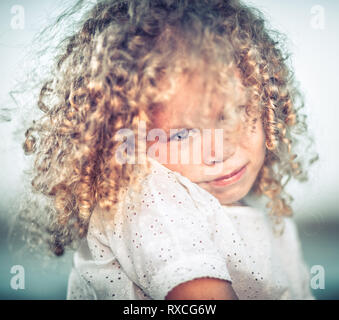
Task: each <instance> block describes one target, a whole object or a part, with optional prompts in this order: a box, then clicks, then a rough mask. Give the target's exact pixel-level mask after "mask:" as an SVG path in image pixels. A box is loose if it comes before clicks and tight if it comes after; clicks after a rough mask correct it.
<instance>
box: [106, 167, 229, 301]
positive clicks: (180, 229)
mask: <svg viewBox="0 0 339 320" xmlns="http://www.w3.org/2000/svg"><path fill="white" fill-rule="evenodd" d="M141 185H142V188H141V192H140V193H139V194H137V195H132V194H130V193H128V192H127V195H126V197H125V200H124V202H123V205H122V206H121V210H120V212H119V213H117V215H116V216H115V219H114V228H112V229H111V230H108V231H106V234H107V236H108V239H109V243H110V247H111V248H112V250H113V252H114V254H115V255H116V258H117V259H118V261H119V263H120V265H121V266H122V268H123V269H124V271H125V272H126V274H127V276H128V277H129V278H130V279H131V280H132V281H133V282H134V283H135V284H136V285H137V286H139V287H140V288H141V289H142V290H143V291H144V292H145V293H146V294H147V295H148V296H149V297H151V298H152V299H155V300H163V299H165V297H166V295H167V293H168V292H169V291H171V290H172V289H173V288H174V287H176V286H177V285H179V284H181V283H184V282H186V281H190V280H193V279H197V278H202V277H211V278H218V279H223V280H227V281H229V282H231V277H230V275H229V272H228V270H227V265H226V259H225V257H223V256H221V254H220V251H218V250H217V248H216V246H215V243H214V241H213V235H212V232H211V228H210V226H209V215H212V214H213V211H211V210H208V208H203V210H201V208H200V209H199V208H198V207H197V204H196V203H195V202H194V200H193V198H192V197H191V196H190V193H189V192H188V190H187V188H185V186H184V185H182V184H181V183H180V182H179V180H178V179H177V178H176V176H175V175H174V174H173V172H172V171H170V170H169V171H166V170H164V169H162V168H160V167H157V168H154V167H153V169H152V172H151V174H149V175H148V176H147V177H146V178H145V179H144V180H143V181H142V184H141Z"/></svg>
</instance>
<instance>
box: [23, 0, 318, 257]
mask: <svg viewBox="0 0 339 320" xmlns="http://www.w3.org/2000/svg"><path fill="white" fill-rule="evenodd" d="M82 4H83V1H78V2H77V4H76V6H74V8H78V7H79V6H81V5H82ZM63 18H64V17H63ZM60 21H62V19H61V18H60V19H59V20H58V23H60ZM265 24H266V22H265V19H264V17H263V15H262V13H261V12H260V11H258V10H257V9H255V8H252V7H249V6H246V5H245V4H243V3H241V2H240V1H237V0H152V1H151V0H142V1H136V0H99V1H97V3H96V4H94V5H93V7H92V8H91V10H89V11H88V12H87V13H86V14H85V15H84V16H83V17H82V18H81V21H80V22H79V26H80V28H79V29H78V30H77V31H76V32H74V33H73V34H72V35H71V36H69V37H67V38H66V39H64V40H63V41H62V43H61V44H60V48H61V49H60V52H59V55H58V56H56V58H55V64H54V65H53V67H52V72H51V77H50V79H48V80H46V81H45V82H44V83H43V84H41V90H40V94H39V98H38V101H37V105H38V107H39V108H40V110H42V111H43V112H44V114H43V115H42V116H41V117H40V118H39V119H38V120H35V121H33V123H32V124H31V125H30V127H29V128H28V129H27V131H26V139H25V142H24V150H25V153H26V154H32V153H34V154H35V162H34V170H33V175H34V176H33V177H32V179H31V184H32V187H33V191H34V192H35V193H37V194H42V195H43V196H44V197H45V198H46V199H48V201H50V205H47V206H44V207H40V208H39V206H32V205H26V206H24V209H23V210H22V211H21V212H20V213H19V216H20V219H19V220H21V221H27V220H29V219H28V217H29V216H30V217H32V216H38V215H40V216H41V215H48V219H45V220H46V221H47V223H45V226H44V227H42V226H41V223H40V222H39V223H36V222H34V221H33V220H32V221H31V222H30V223H29V225H30V226H31V227H30V228H32V229H33V225H34V226H35V231H36V232H37V230H40V231H41V233H43V232H44V233H48V235H49V237H48V238H47V242H48V243H49V245H50V248H51V250H52V252H54V253H55V254H56V255H62V254H63V252H64V249H65V247H67V246H69V245H71V244H72V243H74V242H76V240H79V239H81V238H82V237H84V236H85V235H86V233H87V227H88V223H89V220H90V217H91V214H92V212H93V210H94V208H95V207H96V206H99V207H100V208H103V209H105V210H108V211H110V212H114V206H115V205H116V204H117V203H118V201H119V190H121V188H122V187H126V186H128V185H130V184H133V181H134V180H133V178H132V177H133V175H132V172H133V169H134V166H136V165H137V164H128V163H126V164H123V165H121V164H119V163H117V161H116V159H115V152H116V150H117V148H118V147H119V142H118V141H116V140H115V138H114V136H115V133H116V132H117V131H118V130H119V129H121V128H129V129H132V130H133V131H134V132H136V131H137V129H138V128H137V125H138V121H140V120H144V121H145V122H146V123H147V124H150V123H151V121H150V119H151V114H152V112H153V110H154V108H155V107H159V106H162V105H163V103H164V102H165V101H166V99H168V97H169V96H170V95H171V94H173V92H175V90H173V87H172V88H170V90H169V91H166V92H164V91H161V90H160V89H159V86H158V84H159V81H160V80H161V79H166V78H168V77H169V76H170V75H173V74H175V73H177V74H179V73H183V72H186V73H187V72H189V70H191V71H192V72H193V71H194V70H196V69H197V68H198V67H199V66H200V65H199V64H198V63H195V62H196V61H204V65H206V66H208V69H209V70H212V71H211V72H210V74H211V77H212V76H213V77H214V78H213V79H219V80H218V81H219V82H220V84H219V87H220V88H221V89H220V90H224V91H225V92H226V91H227V90H225V88H229V87H228V84H230V83H231V80H230V79H231V78H232V74H234V71H235V70H237V72H238V74H240V76H241V82H242V87H243V88H245V89H246V92H248V96H247V100H246V103H242V105H241V106H242V107H246V112H247V114H250V113H251V110H254V109H258V110H259V111H260V114H261V120H262V121H263V125H264V131H265V135H266V147H267V152H266V158H265V162H264V165H263V167H262V169H261V170H260V172H259V175H258V177H257V179H256V181H255V183H254V185H253V187H252V189H251V192H253V193H254V194H256V195H258V196H260V195H265V196H267V197H268V199H269V202H268V203H267V207H270V208H271V211H270V214H271V215H272V216H275V217H278V218H279V217H282V216H286V215H291V213H292V209H291V206H290V201H291V200H292V197H291V196H289V195H288V194H287V193H286V192H285V186H286V183H287V182H288V181H289V180H290V178H291V177H294V178H296V179H299V180H300V181H302V180H306V178H307V177H306V173H305V171H304V167H305V164H303V162H302V160H299V161H296V157H297V155H296V154H294V153H293V150H294V147H295V145H296V144H297V142H298V138H297V137H298V136H300V137H301V136H306V134H307V125H306V117H305V116H303V115H302V114H301V113H300V109H301V108H302V107H303V99H302V97H301V94H300V91H299V90H298V88H297V85H296V83H295V79H294V76H293V73H292V71H291V69H292V68H290V67H289V66H288V64H287V59H288V55H287V54H284V50H283V49H282V48H279V46H280V45H281V44H282V43H283V41H282V39H278V37H279V35H280V34H279V33H278V32H276V31H272V30H269V29H268V28H267V26H266V25H265ZM231 71H232V72H233V73H232V72H231ZM215 77H217V78H215ZM298 99H299V100H298ZM254 121H255V119H254ZM312 161H314V159H312V160H311V161H310V162H309V163H311V162H312ZM146 169H147V168H146ZM145 173H147V170H146V171H145ZM284 178H286V181H285V182H283V179H284ZM29 211H31V212H33V211H34V214H32V215H29V214H28V212H29Z"/></svg>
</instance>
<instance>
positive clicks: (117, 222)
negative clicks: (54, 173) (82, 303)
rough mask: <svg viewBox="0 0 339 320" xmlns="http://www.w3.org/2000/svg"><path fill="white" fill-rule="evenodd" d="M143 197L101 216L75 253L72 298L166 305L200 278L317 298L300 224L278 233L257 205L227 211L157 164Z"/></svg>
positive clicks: (238, 289)
mask: <svg viewBox="0 0 339 320" xmlns="http://www.w3.org/2000/svg"><path fill="white" fill-rule="evenodd" d="M148 159H149V161H150V162H151V163H152V170H151V173H150V174H149V175H147V177H146V178H145V179H143V180H142V181H141V186H142V189H141V192H139V193H135V192H133V190H132V188H130V189H126V190H125V191H124V197H123V200H122V201H120V202H119V206H118V209H117V212H115V213H114V216H113V215H112V216H111V217H109V216H108V219H107V215H106V216H105V219H104V218H103V217H104V216H103V215H101V212H100V210H95V211H94V212H93V214H92V216H91V219H90V223H89V229H88V234H87V237H86V238H84V239H83V240H82V242H81V245H80V247H79V248H78V250H77V251H76V252H75V253H74V258H73V267H72V270H71V273H70V275H69V279H68V288H67V299H99V300H103V299H117V300H148V299H156V300H162V299H165V297H166V295H167V293H168V292H169V291H170V290H171V289H173V288H174V287H176V286H177V285H179V284H181V283H183V282H186V281H190V280H193V279H197V278H201V277H211V278H218V279H223V280H227V281H229V282H231V283H232V287H233V289H234V291H235V293H236V294H237V296H238V297H239V299H314V297H313V296H312V294H311V292H310V289H309V272H308V268H307V267H306V265H305V263H304V261H303V258H302V254H301V248H300V242H299V238H298V234H297V230H296V227H295V224H294V222H293V220H292V219H291V218H284V220H285V231H284V233H283V235H282V236H280V237H277V236H275V235H274V233H273V230H272V225H271V222H270V219H268V217H267V216H266V215H265V214H264V212H262V211H261V210H259V209H256V208H254V207H250V206H222V205H221V204H220V202H219V201H218V200H217V199H216V198H215V197H214V196H213V195H211V194H210V193H209V192H207V191H206V190H204V189H203V188H201V187H200V186H198V185H197V184H195V183H193V182H191V181H190V180H189V179H187V178H186V177H184V176H182V175H181V174H180V173H178V172H175V171H171V170H170V169H168V168H166V167H165V166H163V165H162V164H160V163H159V162H157V161H156V160H154V159H151V158H148Z"/></svg>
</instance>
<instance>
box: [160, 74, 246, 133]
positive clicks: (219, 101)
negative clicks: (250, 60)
mask: <svg viewBox="0 0 339 320" xmlns="http://www.w3.org/2000/svg"><path fill="white" fill-rule="evenodd" d="M235 78H238V80H239V77H238V76H237V75H235ZM175 81H176V90H175V93H174V94H173V95H172V97H171V98H170V99H169V100H168V101H167V102H166V103H164V106H163V108H161V109H160V110H159V112H158V113H157V114H156V117H155V122H156V124H157V126H158V127H162V128H164V129H165V130H166V129H170V128H180V127H192V128H203V127H213V126H215V124H216V122H217V121H218V120H219V119H220V118H221V117H222V116H223V115H224V114H225V108H230V107H231V106H230V104H234V103H235V104H236V103H238V102H239V103H240V100H239V101H235V100H234V101H230V98H229V97H227V96H226V94H224V93H222V92H220V91H219V90H216V87H215V83H214V81H213V78H211V77H204V76H203V75H199V74H193V75H180V76H178V77H177V78H176V80H175ZM235 85H237V84H235ZM239 92H240V88H238V90H237V94H238V95H239V94H240V93H239ZM233 107H234V106H233Z"/></svg>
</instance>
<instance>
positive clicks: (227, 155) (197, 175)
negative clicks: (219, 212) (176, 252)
mask: <svg viewBox="0 0 339 320" xmlns="http://www.w3.org/2000/svg"><path fill="white" fill-rule="evenodd" d="M178 81H179V83H178V90H177V92H176V94H175V95H174V96H173V97H172V98H171V100H170V101H168V103H167V105H166V106H165V107H164V108H162V109H161V110H158V111H157V112H154V113H153V118H152V123H153V128H161V129H163V130H165V132H167V133H168V134H167V137H166V138H167V140H166V141H165V140H164V141H161V140H159V141H147V149H148V150H150V149H149V148H150V147H151V146H153V148H154V146H155V144H156V147H157V150H158V154H157V155H159V154H162V152H166V154H167V158H166V161H165V163H163V162H162V164H163V165H164V166H165V167H167V168H168V169H170V170H172V171H177V172H179V173H180V174H181V175H183V176H185V177H187V178H188V179H190V180H191V181H192V182H194V183H196V184H198V185H199V186H200V187H202V188H203V189H205V190H206V191H208V192H209V193H211V194H212V195H213V196H214V197H216V198H217V199H218V200H219V202H220V203H221V204H222V205H227V206H234V205H242V203H241V199H242V198H243V197H245V196H246V195H247V194H248V192H249V191H250V189H251V187H252V185H253V183H254V182H255V179H256V177H257V175H258V173H259V171H260V169H261V167H262V165H263V163H264V158H265V152H266V147H265V133H264V129H263V125H262V121H261V119H260V116H259V115H258V116H256V117H254V122H250V123H255V127H254V128H253V127H252V125H251V126H248V125H247V126H246V125H244V122H242V121H240V122H239V124H237V125H236V127H235V128H234V130H230V131H227V130H226V129H225V130H224V129H223V130H224V131H223V132H224V137H223V150H222V152H220V153H219V154H217V152H216V150H214V139H216V135H215V132H214V130H213V129H218V128H224V126H222V124H221V120H220V114H221V113H220V112H221V110H222V106H221V104H220V103H218V101H221V99H222V97H213V96H210V100H209V101H211V102H212V108H211V112H210V114H209V115H208V116H204V117H203V119H205V122H204V123H202V121H201V119H202V116H201V113H202V110H201V108H199V107H198V106H202V105H204V102H206V94H205V90H204V83H203V80H202V77H195V78H192V77H191V78H190V79H187V78H185V77H183V76H182V77H181V78H179V79H178ZM185 119H190V120H192V122H193V123H194V127H191V126H185ZM171 128H172V129H173V128H175V129H182V128H187V129H189V128H199V129H212V132H211V142H212V143H211V151H210V152H207V153H206V154H205V158H204V159H205V160H203V161H202V162H201V163H199V164H195V163H193V160H192V156H191V158H190V162H189V163H188V164H182V163H180V162H179V163H170V154H171V149H170V144H169V143H168V142H169V141H172V143H178V144H179V146H178V148H179V149H178V150H179V151H181V148H183V146H182V145H181V143H180V142H182V140H181V139H182V138H183V137H184V135H183V134H181V135H180V137H178V136H175V140H174V141H173V138H172V137H171V138H170V133H169V129H171ZM200 132H202V131H200ZM191 133H192V131H191ZM192 138H193V139H194V135H193V136H192ZM192 138H188V139H191V142H192ZM191 142H190V144H189V146H188V147H187V146H186V148H189V151H190V155H191V154H193V143H191ZM205 149H206V148H203V146H202V144H201V154H202V155H204V152H206V150H205ZM163 154H164V153H163ZM157 155H156V154H155V155H152V154H150V153H148V156H150V157H153V158H155V159H156V156H157ZM243 165H246V171H245V173H244V174H243V176H242V177H241V179H240V180H238V181H237V182H235V183H233V184H230V185H227V186H223V187H220V186H215V185H213V184H212V183H211V181H212V180H214V179H216V178H219V177H221V176H224V175H227V174H229V173H231V172H233V171H234V170H236V169H239V168H241V167H242V166H243ZM213 168H214V169H215V171H214V172H216V173H213V174H206V170H205V169H213ZM166 299H176V300H180V299H194V300H199V299H206V300H229V299H237V296H236V294H235V292H234V290H233V288H232V285H231V283H229V282H227V281H225V280H221V279H214V278H199V279H194V280H192V281H188V282H185V283H182V284H180V285H178V286H177V287H175V288H174V289H173V290H172V291H171V292H169V294H168V296H167V297H166Z"/></svg>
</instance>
